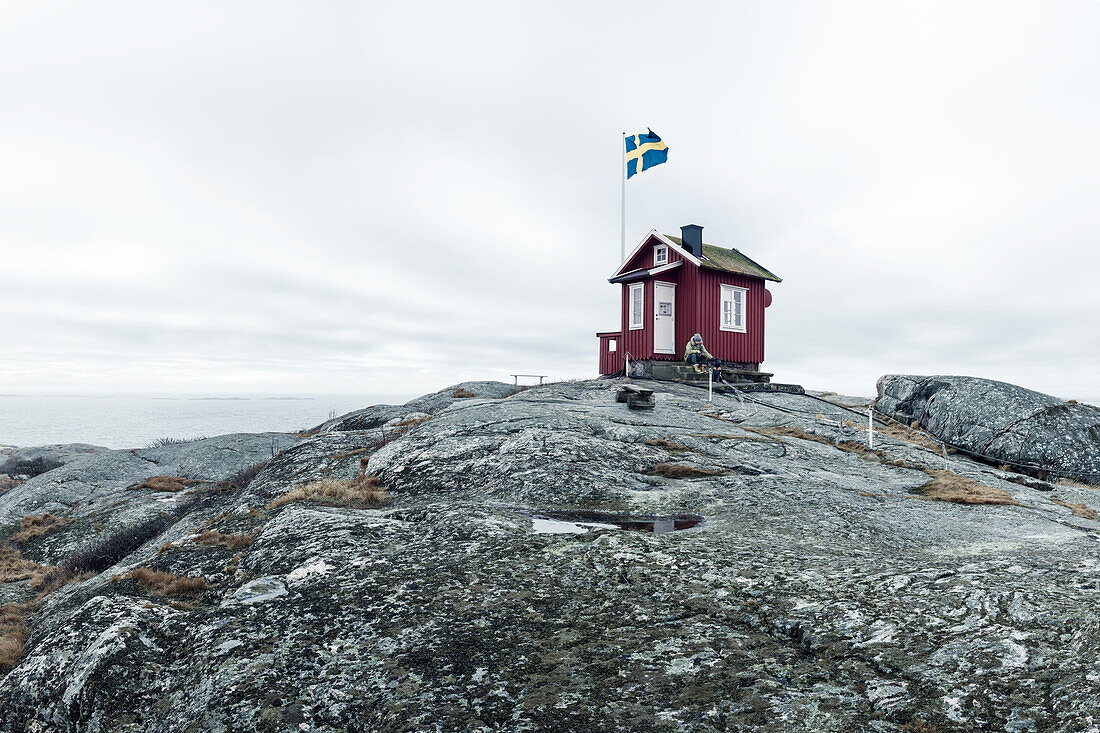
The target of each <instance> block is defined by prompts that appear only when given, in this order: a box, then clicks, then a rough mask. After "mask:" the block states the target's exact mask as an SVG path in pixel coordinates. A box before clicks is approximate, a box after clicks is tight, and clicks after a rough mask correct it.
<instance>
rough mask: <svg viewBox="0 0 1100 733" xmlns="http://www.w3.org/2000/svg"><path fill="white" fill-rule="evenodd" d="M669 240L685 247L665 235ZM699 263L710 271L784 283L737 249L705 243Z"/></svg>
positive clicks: (678, 238) (678, 241)
mask: <svg viewBox="0 0 1100 733" xmlns="http://www.w3.org/2000/svg"><path fill="white" fill-rule="evenodd" d="M664 236H665V237H666V238H667V239H669V240H670V241H672V242H675V243H676V244H677V245H678V246H681V247H682V246H683V245H684V242H683V240H682V239H681V238H680V237H672V236H669V235H668V234H666V235H664ZM699 261H700V262H702V263H703V267H705V268H707V269H708V270H719V271H721V272H735V273H737V274H738V275H748V276H749V277H759V278H763V279H764V280H773V281H775V282H777V283H778V282H783V281H782V280H781V279H780V277H779V276H778V275H776V274H775V273H773V272H772V271H771V270H769V269H767V268H766V267H764V266H763V265H761V264H759V263H758V262H755V261H753V260H751V259H749V258H748V257H746V256H745V255H743V254H741V253H740V252H738V251H737V250H735V249H726V248H725V247H716V246H714V245H713V244H706V243H705V242H704V243H703V256H702V257H700V258H699Z"/></svg>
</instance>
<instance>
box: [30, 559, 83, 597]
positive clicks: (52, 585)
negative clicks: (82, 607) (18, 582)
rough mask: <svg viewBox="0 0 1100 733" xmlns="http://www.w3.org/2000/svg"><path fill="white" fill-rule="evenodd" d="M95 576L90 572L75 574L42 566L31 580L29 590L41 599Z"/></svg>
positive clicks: (58, 568)
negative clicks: (71, 584)
mask: <svg viewBox="0 0 1100 733" xmlns="http://www.w3.org/2000/svg"><path fill="white" fill-rule="evenodd" d="M95 576H96V574H95V573H94V572H91V571H86V572H83V573H77V572H74V571H72V570H69V569H67V568H63V567H56V566H53V565H43V566H42V569H41V570H40V571H39V572H36V573H35V574H34V577H32V578H31V590H33V591H35V592H36V593H38V597H39V598H41V597H43V596H46V595H49V594H50V593H53V592H54V591H55V590H59V589H61V588H64V587H65V586H67V585H68V584H69V583H81V582H83V581H85V580H87V579H88V578H94V577H95Z"/></svg>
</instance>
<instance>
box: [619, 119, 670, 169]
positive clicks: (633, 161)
mask: <svg viewBox="0 0 1100 733" xmlns="http://www.w3.org/2000/svg"><path fill="white" fill-rule="evenodd" d="M646 129H647V130H649V128H648V127H647V128H646ZM625 139H626V177H627V178H630V177H631V176H632V175H634V174H635V173H641V172H642V171H644V170H648V169H650V168H652V167H653V166H655V165H660V164H661V163H664V162H665V161H666V160H668V146H667V145H665V144H664V143H663V142H661V136H660V135H658V134H657V133H655V132H653V130H649V132H647V133H646V134H644V135H630V136H629V137H627V138H625Z"/></svg>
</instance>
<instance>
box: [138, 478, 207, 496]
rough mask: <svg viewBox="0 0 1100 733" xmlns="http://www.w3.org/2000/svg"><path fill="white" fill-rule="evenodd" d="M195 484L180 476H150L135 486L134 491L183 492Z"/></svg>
mask: <svg viewBox="0 0 1100 733" xmlns="http://www.w3.org/2000/svg"><path fill="white" fill-rule="evenodd" d="M193 483H196V482H195V481H192V480H191V479H187V478H182V477H180V476H150V477H149V478H147V479H145V481H144V482H143V483H140V484H138V485H137V486H135V487H134V488H135V489H152V490H153V491H172V492H175V491H183V490H184V489H186V488H187V487H188V486H189V485H191V484H193Z"/></svg>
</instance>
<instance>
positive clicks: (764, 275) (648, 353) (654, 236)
mask: <svg viewBox="0 0 1100 733" xmlns="http://www.w3.org/2000/svg"><path fill="white" fill-rule="evenodd" d="M680 232H681V236H679V237H670V236H667V235H664V234H659V233H657V232H650V233H649V234H648V235H647V236H646V237H645V239H643V240H642V241H641V243H640V244H639V245H638V246H637V247H635V248H634V251H633V252H631V253H630V254H629V255H628V256H627V258H626V261H625V262H623V264H622V265H621V266H620V267H619V269H618V270H617V271H616V272H615V274H614V275H613V276H612V277H611V279H610V282H612V283H618V284H620V285H621V286H622V327H621V329H620V330H618V331H604V332H600V333H597V334H596V336H598V337H599V339H600V374H615V373H616V372H618V371H620V370H621V369H622V368H623V365H624V360H625V357H626V356H627V355H628V354H629V356H630V359H631V361H632V362H634V361H642V362H645V361H654V360H677V361H679V360H682V359H683V358H684V347H685V346H686V345H687V342H688V339H690V338H691V337H692V335H693V334H695V333H698V334H700V335H702V337H703V343H704V344H705V345H706V347H707V350H708V351H709V352H710V353H711V354H713V355H714V356H716V357H718V358H719V359H722V360H723V361H725V362H729V363H730V366H732V367H734V368H737V369H746V370H752V371H756V370H758V369H759V368H760V363H761V362H762V361H764V308H766V307H767V306H769V305H771V293H770V292H768V291H767V290H766V289H765V288H764V281H765V280H771V281H773V282H780V279H779V278H778V277H777V276H776V275H774V274H773V273H772V272H771V271H769V270H767V269H766V268H764V267H762V266H761V265H759V264H757V263H756V262H754V261H753V260H751V259H749V258H748V257H746V256H745V255H743V254H741V253H740V252H738V251H737V250H736V249H728V248H725V247H716V246H715V245H712V244H704V243H703V227H701V226H698V225H697V224H688V225H687V226H683V227H680Z"/></svg>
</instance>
